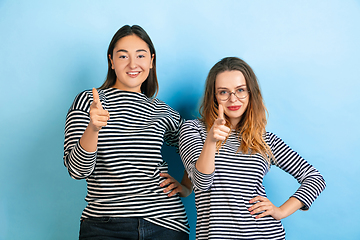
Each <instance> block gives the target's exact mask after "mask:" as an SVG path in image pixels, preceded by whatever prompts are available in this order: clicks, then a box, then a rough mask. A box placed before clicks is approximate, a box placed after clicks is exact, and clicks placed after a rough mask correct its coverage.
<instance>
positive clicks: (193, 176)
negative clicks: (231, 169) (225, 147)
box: [179, 120, 215, 191]
mask: <svg viewBox="0 0 360 240" xmlns="http://www.w3.org/2000/svg"><path fill="white" fill-rule="evenodd" d="M202 135H203V136H202ZM203 138H204V139H203ZM205 139H206V136H205V135H204V132H202V130H201V127H200V126H199V125H198V124H197V122H196V120H190V121H186V122H185V123H184V125H183V126H182V128H181V131H180V139H179V152H180V157H181V159H182V161H183V164H184V166H185V169H186V171H187V173H188V176H189V179H190V180H191V182H192V183H193V184H194V188H197V189H199V190H201V191H207V190H209V189H210V187H211V185H212V183H213V180H214V175H215V171H214V172H212V173H211V174H204V173H202V172H200V171H198V170H197V168H196V167H195V164H196V162H197V160H198V159H199V156H200V154H201V151H202V148H203V146H204V142H205Z"/></svg>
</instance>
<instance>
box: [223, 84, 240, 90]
mask: <svg viewBox="0 0 360 240" xmlns="http://www.w3.org/2000/svg"><path fill="white" fill-rule="evenodd" d="M241 87H246V84H242V85H239V86H237V87H235V89H237V88H241ZM217 89H226V90H228V88H226V87H218V88H217Z"/></svg>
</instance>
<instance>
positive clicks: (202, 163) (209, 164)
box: [195, 138, 216, 174]
mask: <svg viewBox="0 0 360 240" xmlns="http://www.w3.org/2000/svg"><path fill="white" fill-rule="evenodd" d="M215 153H216V142H214V141H211V140H209V138H206V140H205V143H204V146H203V149H202V151H201V154H200V156H199V159H198V160H197V161H196V164H195V167H196V169H197V170H198V171H199V172H201V173H204V174H211V173H213V172H214V170H215Z"/></svg>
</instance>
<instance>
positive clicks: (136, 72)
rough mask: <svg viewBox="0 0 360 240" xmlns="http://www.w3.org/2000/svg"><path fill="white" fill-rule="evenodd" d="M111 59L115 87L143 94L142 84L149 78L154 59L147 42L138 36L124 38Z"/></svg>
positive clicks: (117, 45) (116, 46)
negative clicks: (114, 75)
mask: <svg viewBox="0 0 360 240" xmlns="http://www.w3.org/2000/svg"><path fill="white" fill-rule="evenodd" d="M109 59H110V61H111V66H112V69H114V71H115V74H116V83H115V85H114V86H113V87H114V88H118V89H121V90H125V91H130V92H141V84H142V83H143V82H144V81H145V80H146V79H147V77H148V76H149V72H150V69H151V68H152V62H153V59H154V55H151V53H150V50H149V47H148V45H147V44H146V42H144V41H143V40H142V39H141V38H139V37H138V36H136V35H129V36H126V37H123V38H121V39H120V40H119V41H118V42H117V43H116V45H115V48H114V51H113V58H112V59H111V56H110V55H109Z"/></svg>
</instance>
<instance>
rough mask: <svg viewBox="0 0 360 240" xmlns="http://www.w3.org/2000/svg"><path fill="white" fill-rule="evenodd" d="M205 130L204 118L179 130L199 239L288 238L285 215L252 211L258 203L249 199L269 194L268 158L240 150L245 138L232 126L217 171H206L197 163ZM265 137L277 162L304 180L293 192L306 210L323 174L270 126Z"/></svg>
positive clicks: (217, 159)
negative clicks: (278, 216)
mask: <svg viewBox="0 0 360 240" xmlns="http://www.w3.org/2000/svg"><path fill="white" fill-rule="evenodd" d="M206 136H207V131H206V127H205V124H203V123H202V122H200V121H199V120H190V121H186V122H185V123H184V125H183V127H182V128H181V132H180V143H179V144H180V146H179V150H180V156H181V158H182V160H183V163H184V165H185V168H186V171H187V172H188V175H189V178H190V180H191V181H192V183H193V184H194V192H195V203H196V209H197V223H196V239H198V240H200V239H284V238H285V231H284V229H283V226H282V224H281V221H278V220H276V219H274V218H273V217H272V216H266V217H262V218H259V219H256V218H255V217H256V215H251V214H250V211H248V208H250V207H251V206H252V205H253V204H251V203H249V201H250V199H252V198H254V197H256V196H263V197H266V193H265V188H264V186H263V184H262V182H263V178H264V176H265V174H266V173H267V172H268V170H269V169H268V163H267V162H266V161H265V159H264V158H263V157H262V156H261V155H260V154H252V155H250V154H244V153H241V152H238V148H239V144H240V141H239V138H238V134H236V133H235V132H234V131H233V132H231V133H230V136H229V137H228V139H227V141H226V143H225V144H224V145H223V146H222V147H221V149H220V150H219V153H216V154H215V171H214V172H213V173H211V174H204V173H201V172H200V171H198V170H197V169H196V167H195V163H196V161H197V159H198V158H199V156H200V153H201V151H202V147H203V145H204V142H205V139H206ZM265 141H266V143H267V144H268V145H269V146H270V149H271V151H272V153H273V154H274V157H275V159H276V166H278V167H279V168H281V169H282V170H284V171H286V172H287V173H289V174H291V175H292V176H293V177H294V178H295V179H296V180H297V181H298V182H299V183H300V187H299V188H298V189H297V191H296V192H295V193H294V194H293V196H292V197H295V198H297V199H298V200H300V201H301V202H302V203H304V207H303V208H302V210H307V209H308V208H309V207H310V206H311V204H312V202H313V201H314V200H315V199H316V198H317V196H318V195H319V194H320V193H321V192H322V191H323V189H324V188H325V181H324V179H323V177H322V175H321V174H320V173H319V172H318V171H317V170H316V169H315V168H314V167H313V166H312V165H310V164H309V163H308V162H307V161H305V160H304V159H303V158H302V157H301V156H300V155H299V154H298V153H296V152H295V151H293V150H292V149H291V148H290V147H289V146H287V145H286V144H285V143H284V142H283V141H282V140H281V139H280V138H279V137H277V136H276V135H275V134H273V133H270V132H267V133H266V135H265ZM272 164H274V163H272Z"/></svg>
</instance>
